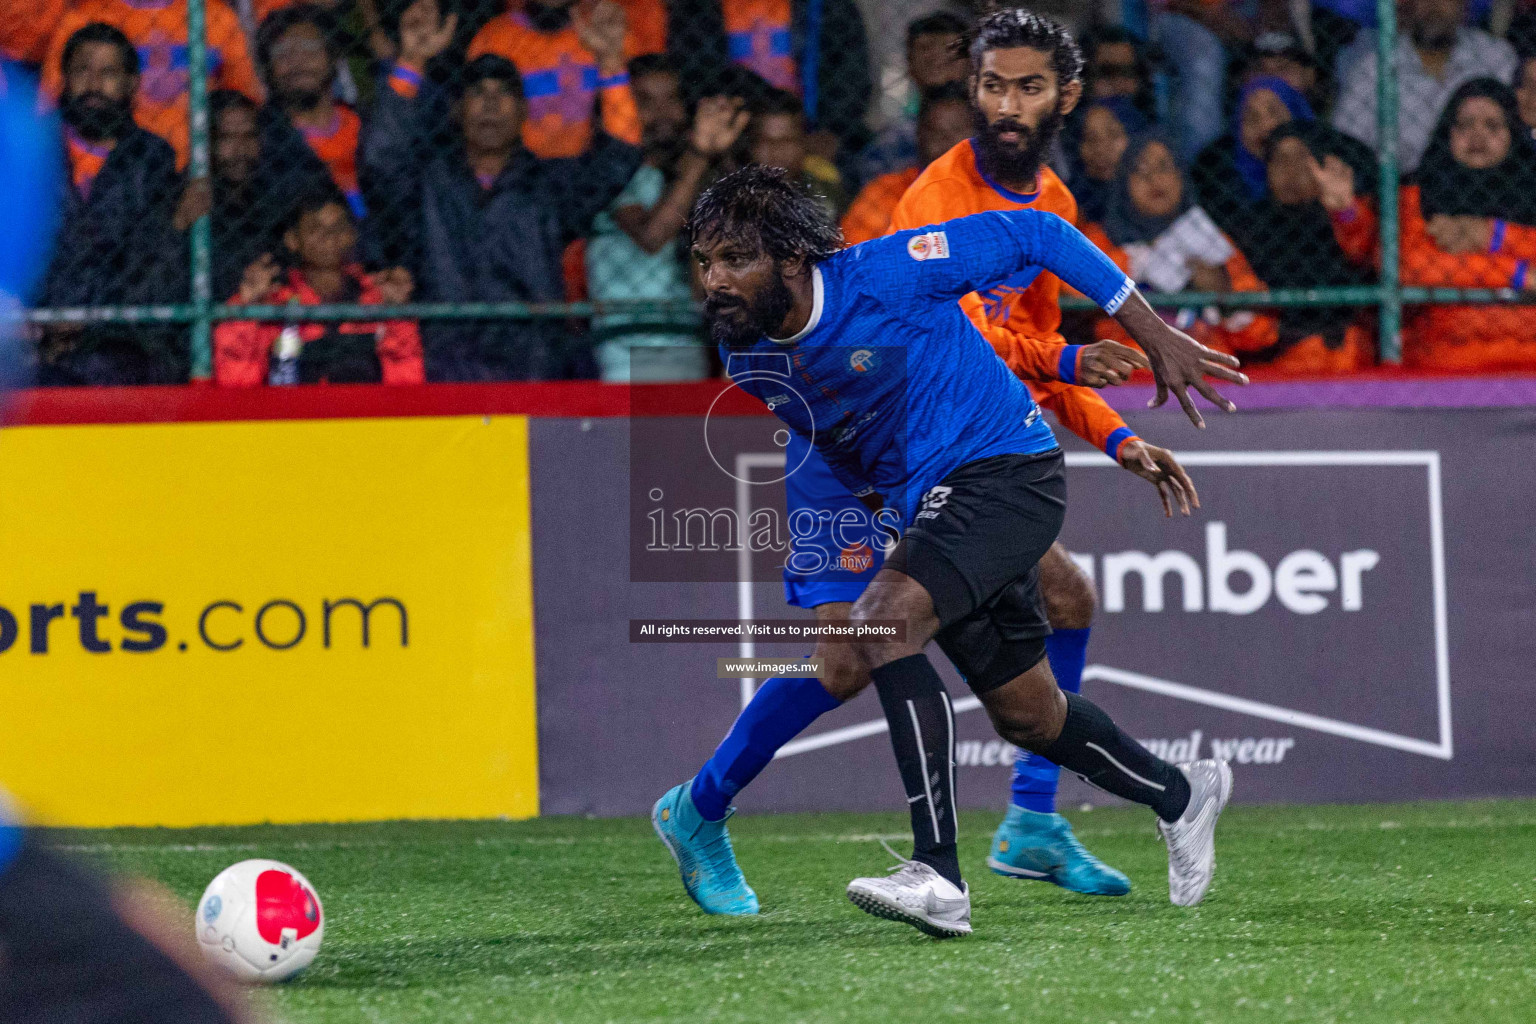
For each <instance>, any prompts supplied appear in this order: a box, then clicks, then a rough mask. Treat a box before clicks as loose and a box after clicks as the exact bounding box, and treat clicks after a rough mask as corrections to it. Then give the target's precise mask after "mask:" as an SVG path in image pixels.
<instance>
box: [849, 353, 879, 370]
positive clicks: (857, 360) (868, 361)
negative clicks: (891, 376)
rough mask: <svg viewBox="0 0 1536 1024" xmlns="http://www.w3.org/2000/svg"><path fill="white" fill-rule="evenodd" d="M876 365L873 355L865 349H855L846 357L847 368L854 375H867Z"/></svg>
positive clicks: (876, 361)
mask: <svg viewBox="0 0 1536 1024" xmlns="http://www.w3.org/2000/svg"><path fill="white" fill-rule="evenodd" d="M877 365H878V360H876V359H875V354H874V353H873V352H871V351H870V350H869V349H867V348H861V349H856V350H855V351H854V352H853V353H852V354H850V355H849V356H848V366H849V367H850V368H851V369H852V370H853V372H854V373H868V372H870V371H871V370H873V369H874V368H875V367H876V366H877Z"/></svg>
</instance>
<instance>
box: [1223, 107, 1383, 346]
mask: <svg viewBox="0 0 1536 1024" xmlns="http://www.w3.org/2000/svg"><path fill="white" fill-rule="evenodd" d="M1265 148H1266V155H1267V160H1266V168H1267V174H1268V184H1269V194H1268V195H1267V196H1265V198H1263V199H1261V200H1260V201H1259V202H1257V203H1255V204H1254V205H1253V206H1252V207H1250V208H1249V210H1248V213H1247V215H1246V216H1245V217H1243V218H1242V220H1241V221H1240V222H1239V224H1238V227H1237V229H1236V233H1235V239H1236V241H1237V243H1238V246H1239V247H1240V248H1241V249H1242V251H1243V254H1244V255H1245V256H1247V257H1248V261H1249V263H1250V265H1251V266H1252V268H1253V272H1254V273H1255V274H1256V275H1257V277H1256V278H1255V280H1254V281H1253V282H1251V283H1252V284H1253V285H1254V287H1256V288H1258V289H1260V290H1268V289H1276V288H1287V289H1290V288H1302V289H1305V288H1337V287H1342V286H1348V285H1362V284H1369V283H1370V280H1371V276H1372V275H1371V272H1370V268H1369V267H1367V266H1362V265H1361V264H1359V263H1358V262H1356V261H1354V260H1352V259H1351V258H1350V256H1349V255H1348V254H1347V253H1346V252H1345V250H1344V247H1343V243H1342V242H1341V240H1340V231H1339V229H1338V227H1336V226H1335V225H1334V224H1333V223H1332V221H1331V218H1330V217H1329V215H1328V211H1327V210H1326V209H1325V208H1324V207H1323V205H1322V203H1320V202H1319V192H1318V186H1317V180H1316V178H1315V177H1314V176H1313V174H1312V170H1311V168H1312V166H1313V165H1314V164H1318V163H1320V162H1322V163H1327V164H1329V165H1330V166H1332V165H1333V164H1334V163H1335V162H1341V163H1344V164H1347V165H1348V166H1349V167H1350V168H1352V169H1353V171H1354V174H1355V179H1356V180H1357V181H1360V182H1362V183H1365V184H1366V186H1367V187H1368V188H1371V189H1374V187H1375V185H1374V182H1375V173H1376V167H1375V165H1376V155H1375V154H1374V153H1372V152H1371V150H1370V149H1369V148H1368V147H1366V146H1364V145H1363V144H1361V143H1359V142H1357V141H1356V140H1354V139H1351V138H1350V137H1349V136H1347V135H1344V134H1343V133H1341V132H1339V131H1337V130H1336V129H1334V128H1332V127H1330V126H1328V125H1326V124H1324V123H1322V122H1320V121H1291V122H1289V123H1287V124H1283V125H1281V126H1280V127H1278V128H1276V129H1275V130H1274V131H1273V132H1272V133H1271V134H1270V136H1269V141H1268V142H1267V143H1266V147H1265ZM1234 287H1235V288H1236V289H1237V290H1243V288H1244V287H1245V286H1244V283H1243V282H1242V281H1239V280H1237V279H1236V278H1234ZM1255 314H1256V315H1255V316H1254V319H1253V322H1252V323H1251V324H1250V325H1249V326H1248V327H1247V328H1246V329H1245V330H1241V331H1232V332H1228V333H1227V334H1226V335H1225V336H1224V337H1223V338H1221V339H1219V342H1220V343H1221V345H1222V347H1224V348H1226V349H1227V350H1229V351H1232V352H1234V353H1236V354H1238V355H1240V356H1242V358H1243V365H1244V366H1245V367H1246V366H1255V367H1265V368H1268V369H1270V370H1274V371H1277V372H1280V373H1306V374H1322V373H1348V372H1350V371H1352V370H1357V369H1361V368H1363V367H1365V366H1368V365H1370V363H1371V362H1372V361H1373V356H1374V351H1373V350H1374V342H1373V338H1372V331H1371V327H1370V326H1369V320H1370V319H1371V317H1372V316H1373V311H1371V310H1354V309H1349V308H1337V307H1332V308H1321V309H1319V308H1309V307H1302V306H1293V307H1289V308H1285V309H1280V310H1276V311H1275V312H1273V313H1270V312H1265V313H1258V312H1257V311H1255ZM1238 315H1239V314H1233V317H1234V318H1235V317H1236V316H1238Z"/></svg>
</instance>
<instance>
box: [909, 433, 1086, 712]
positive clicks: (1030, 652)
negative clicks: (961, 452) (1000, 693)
mask: <svg viewBox="0 0 1536 1024" xmlns="http://www.w3.org/2000/svg"><path fill="white" fill-rule="evenodd" d="M1065 465H1066V463H1065V459H1064V458H1063V456H1062V453H1061V449H1059V448H1057V449H1053V450H1051V451H1049V452H1043V453H1040V454H1035V455H994V456H992V457H990V458H985V459H978V460H976V461H975V462H968V463H966V464H965V465H963V466H961V467H960V468H958V469H956V470H955V471H954V472H952V473H950V474H949V475H948V476H946V477H945V478H944V479H943V480H941V481H940V482H939V483H938V484H937V485H935V486H933V487H931V488H929V489H928V491H927V493H925V494H924V495H923V498H922V503H921V505H920V506H919V508H918V510H917V513H916V515H915V516H914V517H913V520H912V525H910V526H908V527H907V529H906V532H905V533H903V534H902V538H901V542H900V543H899V544H898V545H897V546H896V550H895V551H893V552H892V553H891V555H890V557H889V558H888V559H886V563H885V564H886V566H887V567H888V568H891V569H895V570H897V571H898V572H902V573H905V574H906V575H908V576H910V577H912V578H913V579H915V580H917V582H919V583H921V584H922V585H923V589H925V590H927V591H928V594H929V596H930V597H932V598H933V607H934V611H935V612H936V613H937V614H938V617H939V632H938V635H937V636H936V637H935V638H934V639H935V640H936V641H937V642H938V644H939V647H940V649H941V650H943V651H944V653H945V655H947V656H948V657H949V660H950V661H952V662H954V664H955V667H956V668H957V669H959V670H960V674H961V675H963V676H965V680H966V682H967V683H968V684H969V685H970V687H971V689H972V690H973V691H975V692H976V693H978V694H980V693H986V692H988V691H989V690H995V689H997V688H998V687H999V686H1002V685H1003V684H1004V683H1006V682H1008V681H1009V680H1011V679H1013V678H1015V677H1016V676H1019V675H1021V674H1023V673H1024V672H1026V671H1028V670H1029V669H1031V668H1033V667H1034V666H1035V665H1036V663H1038V662H1039V661H1040V659H1041V658H1043V657H1045V638H1046V637H1047V636H1050V634H1051V626H1050V623H1049V622H1048V621H1047V620H1046V616H1045V606H1044V604H1043V603H1042V602H1041V599H1040V559H1041V558H1043V557H1044V556H1045V553H1046V552H1047V551H1048V550H1050V547H1051V545H1052V544H1053V543H1055V541H1056V535H1057V534H1058V533H1060V532H1061V524H1062V521H1063V520H1064V519H1065V517H1066V511H1067V478H1066V473H1065V471H1064V467H1065Z"/></svg>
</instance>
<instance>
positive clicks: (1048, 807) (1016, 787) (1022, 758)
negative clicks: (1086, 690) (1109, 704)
mask: <svg viewBox="0 0 1536 1024" xmlns="http://www.w3.org/2000/svg"><path fill="white" fill-rule="evenodd" d="M1089 632H1090V630H1087V629H1058V630H1056V632H1054V633H1052V634H1051V635H1050V636H1048V637H1046V638H1045V656H1046V657H1047V658H1048V659H1050V662H1051V672H1052V674H1054V675H1055V676H1056V683H1057V685H1059V686H1060V687H1061V688H1062V689H1063V690H1066V691H1067V692H1068V693H1077V692H1078V691H1079V690H1081V689H1082V688H1083V666H1084V665H1086V664H1087V663H1088V634H1089ZM1060 778H1061V769H1060V768H1058V767H1057V766H1056V764H1055V762H1053V761H1047V760H1046V759H1045V758H1043V757H1041V756H1040V755H1039V754H1031V753H1030V752H1029V751H1027V750H1021V751H1019V756H1018V758H1017V759H1016V760H1015V761H1014V762H1013V804H1014V806H1015V807H1022V808H1024V810H1026V811H1038V812H1039V813H1041V814H1054V813H1055V812H1056V783H1057V782H1058V781H1059V780H1060Z"/></svg>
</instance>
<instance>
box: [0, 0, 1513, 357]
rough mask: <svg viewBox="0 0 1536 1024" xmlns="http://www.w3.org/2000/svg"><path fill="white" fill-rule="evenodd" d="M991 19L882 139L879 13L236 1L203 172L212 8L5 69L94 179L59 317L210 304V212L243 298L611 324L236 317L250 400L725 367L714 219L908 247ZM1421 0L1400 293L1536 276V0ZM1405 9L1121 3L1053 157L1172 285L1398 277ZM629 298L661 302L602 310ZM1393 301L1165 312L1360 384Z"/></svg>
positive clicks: (212, 98) (1146, 265)
mask: <svg viewBox="0 0 1536 1024" xmlns="http://www.w3.org/2000/svg"><path fill="white" fill-rule="evenodd" d="M503 3H504V6H503ZM975 6H976V5H975V4H967V3H951V4H947V5H943V6H941V7H940V8H939V9H937V10H934V11H932V12H930V13H927V14H923V15H921V16H920V17H917V18H915V19H914V20H912V21H911V22H910V23H909V24H907V26H906V28H905V35H904V44H905V60H906V69H907V81H906V83H905V85H904V93H903V95H904V96H905V97H906V100H905V101H904V103H903V104H902V105H901V107H900V109H899V111H897V112H896V114H895V116H893V117H889V118H887V119H886V121H885V123H884V124H882V125H879V126H873V125H872V124H871V120H872V118H871V116H870V115H871V103H872V100H873V95H874V91H875V77H876V70H875V69H876V66H877V61H876V59H875V58H874V57H873V56H872V51H871V44H870V39H869V32H868V26H867V25H866V22H865V20H864V16H865V15H867V14H869V12H870V10H871V8H870V5H869V4H864V5H863V13H862V14H861V7H860V4H859V3H856V2H855V0H324V2H293V0H240V2H239V3H238V4H237V5H236V6H228V5H226V3H224V2H223V0H207V5H206V9H207V41H208V46H207V54H208V75H209V88H210V94H209V121H208V126H209V136H210V166H209V173H208V174H207V175H206V176H203V177H193V176H191V175H190V173H189V171H188V158H189V147H190V131H189V120H188V112H189V82H190V78H189V74H190V65H189V51H188V46H187V6H186V0H45V2H44V3H43V4H42V8H43V10H41V11H39V10H38V8H37V7H36V6H35V5H33V6H29V7H27V8H25V9H22V8H21V7H20V6H19V4H18V3H16V2H15V0H0V54H3V56H4V57H5V58H6V59H7V60H8V61H10V62H12V63H13V64H21V65H30V66H32V67H33V68H35V70H36V71H37V73H38V75H39V78H40V87H39V91H40V109H41V110H48V111H56V112H57V117H58V121H59V123H60V126H61V127H60V134H61V137H62V141H61V149H62V151H63V154H64V160H65V161H66V163H67V168H68V174H67V176H66V177H67V179H68V189H67V192H68V194H67V196H66V198H65V208H64V213H63V219H62V227H61V229H60V233H59V236H58V240H57V244H56V246H55V250H54V256H53V261H52V264H51V266H50V269H49V272H48V274H47V275H46V280H45V282H44V285H43V287H42V291H41V293H40V294H39V295H37V296H35V297H32V302H33V304H34V305H40V306H68V307H79V306H123V305H153V304H171V303H184V302H186V301H187V298H188V296H189V295H190V294H191V287H192V268H191V262H190V257H189V252H190V248H191V247H190V245H189V233H190V232H191V231H192V228H193V225H194V224H195V223H196V222H197V221H198V220H199V219H200V218H202V217H204V216H207V217H208V220H209V224H210V231H211V241H212V244H211V249H210V256H211V266H210V268H209V269H210V280H211V288H212V295H213V298H214V300H215V301H216V302H225V301H227V302H234V303H239V304H261V305H277V306H292V305H301V306H302V305H314V304H320V303H348V304H363V305H375V304H383V305H394V304H398V303H404V302H410V301H426V302H440V303H484V302H514V303H528V304H533V305H534V306H536V307H537V306H539V305H543V304H557V303H562V302H569V301H583V300H592V301H595V302H597V303H599V304H600V306H599V309H600V312H599V313H598V314H597V315H595V316H593V317H591V318H590V320H583V321H579V322H577V321H573V320H572V319H570V318H568V317H564V316H554V317H551V316H548V315H543V314H539V315H535V316H532V317H523V318H517V319H512V318H503V317H490V316H487V317H484V318H481V319H467V318H464V317H462V316H460V317H455V318H448V319H437V318H431V319H427V320H424V321H422V322H421V323H419V324H418V323H416V322H415V321H406V320H380V321H378V322H360V321H345V322H298V321H297V320H290V321H289V322H283V321H282V320H271V321H267V320H260V321H240V320H231V321H224V322H221V323H219V324H218V325H217V327H216V329H215V332H214V338H213V357H214V358H213V367H212V370H213V378H214V380H215V381H216V382H217V383H219V384H222V385H228V386H257V385H265V384H280V383H307V382H318V381H326V382H331V383H343V382H354V381H381V382H385V383H410V382H417V381H422V380H431V381H481V380H547V379H562V378H571V377H601V378H602V379H605V380H614V381H624V380H636V381H645V380H687V379H698V378H701V377H704V376H707V375H710V374H711V373H713V372H715V370H716V367H715V364H714V356H713V354H712V353H711V352H710V350H709V349H708V347H707V346H706V345H704V344H703V342H702V341H701V339H700V337H699V335H698V331H697V328H696V325H695V323H694V322H693V321H692V319H691V315H689V314H686V313H683V312H679V311H680V310H682V309H684V308H685V307H686V305H687V303H688V301H689V300H691V299H693V298H695V297H696V291H695V288H696V285H695V283H694V280H693V273H692V270H691V266H690V263H689V261H688V259H687V254H686V252H685V251H684V249H683V247H682V244H681V240H680V233H681V229H682V226H683V223H684V221H685V219H686V215H687V212H688V210H689V208H690V207H691V205H692V203H693V201H694V199H695V198H696V197H697V195H698V194H699V192H700V191H701V190H702V189H704V188H705V187H707V185H708V184H709V182H710V181H712V180H713V179H714V178H716V177H718V176H719V175H720V174H722V173H725V172H727V171H729V170H731V169H733V168H735V167H737V166H740V165H742V164H745V163H761V164H766V165H770V166H777V167H782V168H785V169H786V170H788V171H790V172H791V173H793V174H794V175H796V176H798V177H799V178H800V180H801V181H802V182H803V183H804V184H805V185H806V187H807V188H809V189H810V190H811V191H812V192H813V193H814V194H815V195H817V196H818V197H819V198H820V199H821V201H822V202H823V203H824V204H825V205H826V207H827V209H828V211H829V212H830V213H832V214H834V215H835V216H837V217H838V218H840V220H841V222H842V225H843V231H844V234H845V236H846V238H847V239H848V240H849V241H850V242H857V241H861V240H864V239H867V238H872V237H875V236H878V235H880V234H882V233H884V232H885V231H886V230H887V229H888V226H889V224H890V219H891V214H892V211H893V210H894V209H895V207H896V204H897V202H898V200H899V199H900V198H901V196H902V194H903V193H904V192H905V190H906V189H907V188H908V186H910V185H911V184H912V182H913V181H915V180H916V178H917V176H918V175H919V173H920V172H921V170H922V168H923V167H924V166H926V165H927V164H928V163H929V162H931V161H933V160H934V159H936V158H937V157H939V156H940V155H942V154H943V153H944V152H946V151H947V150H949V149H950V148H952V147H953V146H955V145H957V144H960V143H961V142H963V141H964V140H965V139H966V138H967V137H968V136H969V135H971V134H972V133H973V131H974V120H973V114H972V110H971V105H970V97H969V92H968V88H969V87H968V82H967V79H968V70H969V65H968V61H967V59H966V57H965V55H964V52H963V45H962V44H963V40H964V39H965V36H966V33H967V31H968V29H969V26H970V22H971V18H972V17H973V15H974V11H973V10H972V8H974V7H975ZM1084 9H1085V10H1087V7H1085V8H1084ZM1399 10H1400V22H1401V34H1400V36H1399V39H1398V45H1397V49H1396V51H1395V53H1394V55H1393V64H1394V68H1393V73H1394V74H1395V75H1396V77H1397V82H1398V90H1399V95H1400V97H1401V104H1402V106H1401V110H1402V116H1401V118H1400V123H1399V130H1398V133H1397V134H1398V152H1397V156H1398V159H1399V162H1400V166H1401V168H1402V170H1403V172H1404V174H1405V177H1404V187H1403V189H1402V193H1401V198H1400V204H1399V205H1400V209H1401V220H1402V224H1401V233H1402V241H1401V268H1400V271H1401V273H1400V276H1401V279H1402V281H1403V283H1404V284H1405V285H1422V286H1435V287H1487V288H1506V289H1516V290H1524V289H1526V288H1528V287H1531V288H1536V281H1528V280H1527V279H1528V277H1529V274H1528V269H1527V268H1528V266H1529V263H1528V261H1529V260H1530V259H1531V258H1532V257H1533V256H1536V142H1533V132H1536V17H1533V16H1532V13H1531V11H1532V8H1530V7H1526V6H1525V5H1524V3H1523V0H1516V2H1513V3H1511V2H1510V0H1482V2H1481V4H1480V3H1479V0H1402V2H1401V3H1400V4H1399ZM1374 11H1375V4H1374V0H1368V2H1367V0H1314V3H1313V5H1312V6H1311V8H1310V9H1308V8H1305V7H1304V6H1303V7H1301V8H1298V5H1296V4H1294V3H1290V2H1281V0H1146V2H1143V0H1124V2H1123V3H1121V4H1116V5H1109V8H1108V9H1107V12H1108V14H1109V15H1110V16H1108V17H1106V16H1105V15H1106V9H1101V8H1099V7H1095V8H1094V16H1093V18H1091V19H1085V20H1091V21H1092V24H1085V25H1083V26H1080V27H1081V28H1082V29H1083V31H1082V41H1083V46H1084V52H1085V56H1086V58H1087V73H1086V74H1087V80H1086V83H1085V90H1084V95H1083V100H1082V102H1081V104H1080V105H1079V106H1078V108H1077V109H1076V110H1075V111H1073V112H1072V113H1071V114H1070V116H1069V117H1068V118H1067V121H1066V124H1065V129H1064V131H1063V132H1062V133H1061V135H1060V138H1059V141H1058V143H1057V145H1056V147H1055V149H1054V151H1053V153H1052V154H1051V159H1050V163H1051V166H1052V167H1053V168H1054V170H1055V171H1056V173H1058V174H1059V175H1060V176H1061V177H1062V179H1063V180H1065V181H1066V183H1067V184H1068V186H1069V187H1070V188H1071V190H1072V191H1073V193H1074V195H1075V196H1076V198H1077V203H1078V209H1079V216H1080V224H1079V226H1080V227H1082V228H1083V229H1084V230H1085V231H1086V232H1087V233H1088V234H1089V235H1090V237H1092V238H1093V239H1094V240H1095V241H1096V242H1097V243H1098V244H1099V245H1100V246H1101V247H1102V248H1103V249H1104V250H1105V252H1106V253H1108V254H1109V255H1110V256H1111V257H1112V258H1113V259H1114V260H1115V261H1116V262H1117V263H1119V264H1120V265H1121V266H1122V267H1124V268H1125V269H1126V270H1127V272H1129V273H1130V274H1132V276H1134V277H1135V278H1136V280H1137V281H1138V283H1140V284H1141V285H1142V286H1143V287H1144V288H1145V289H1147V290H1149V291H1155V292H1165V293H1172V292H1191V291H1194V292H1206V293H1212V292H1217V293H1219V292H1244V291H1264V290H1271V289H1312V288H1318V287H1329V286H1340V285H1359V284H1369V283H1371V282H1373V281H1374V280H1375V277H1376V274H1377V272H1378V270H1379V261H1380V244H1379V236H1378V214H1377V210H1376V203H1375V188H1376V186H1375V181H1376V170H1377V159H1376V153H1375V146H1376V144H1377V128H1378V125H1377V115H1376V107H1375V104H1376V95H1377V91H1376V90H1377V86H1376V79H1377V73H1378V69H1377V64H1376V56H1377V53H1376V36H1375V33H1374V31H1372V28H1373V18H1374ZM40 16H41V18H42V20H41V21H40V20H39V18H40ZM44 23H47V24H50V25H52V26H54V28H53V29H52V31H43V30H42V28H41V26H42V25H43V24H44ZM1490 29H1491V30H1492V31H1490ZM886 84H888V83H886ZM623 300H652V301H653V302H654V303H656V305H655V306H654V307H653V308H652V307H641V306H632V307H631V309H633V311H625V312H615V311H612V308H611V307H610V308H608V309H604V308H603V307H602V305H601V304H604V303H610V302H615V301H623ZM1370 313H1371V310H1370V309H1369V308H1345V307H1338V308H1329V309H1318V308H1310V307H1300V308H1286V309H1282V310H1271V309H1260V310H1242V309H1225V310H1223V309H1221V308H1218V307H1215V306H1210V307H1203V308H1193V307H1192V308H1187V309H1179V310H1170V311H1169V312H1168V315H1169V316H1170V317H1173V318H1176V320H1177V322H1178V323H1179V324H1180V325H1181V326H1183V327H1184V328H1185V329H1186V330H1189V331H1190V332H1191V333H1194V334H1196V335H1197V336H1199V337H1201V338H1202V340H1205V341H1206V342H1207V343H1209V344H1211V345H1214V346H1218V347H1222V348H1225V349H1228V350H1231V351H1235V352H1238V353H1240V354H1242V355H1243V356H1244V357H1245V359H1246V360H1248V361H1249V362H1250V363H1254V364H1266V363H1267V364H1270V365H1273V366H1275V367H1277V368H1279V369H1281V370H1291V371H1297V372H1306V373H1333V372H1346V371H1349V370H1354V369H1358V368H1362V367H1365V366H1368V365H1370V364H1371V362H1372V361H1373V360H1374V351H1375V340H1376V339H1375V338H1374V334H1373V326H1372V325H1373V318H1372V316H1371V315H1370ZM1080 326H1081V327H1083V329H1085V330H1087V331H1091V332H1093V333H1095V334H1097V335H1098V336H1107V337H1113V336H1115V329H1114V325H1113V323H1112V322H1110V321H1107V320H1100V319H1098V318H1093V317H1089V318H1087V319H1086V320H1084V321H1082V322H1081V324H1080ZM35 340H36V352H37V359H36V363H37V366H36V369H37V379H38V380H39V382H40V383H44V384H144V383H171V382H177V381H184V380H186V379H187V378H188V374H189V369H190V365H189V351H188V332H187V331H186V329H185V328H184V326H179V325H175V324H170V325H158V326H146V325H142V324H135V325H80V324H76V325H51V326H49V327H47V328H46V329H43V330H39V331H37V333H36V339H35ZM1404 351H1405V358H1406V361H1407V362H1408V363H1409V364H1410V365H1414V366H1419V367H1426V368H1434V367H1444V368H1453V369H1458V370H1486V369H1500V368H1524V369H1532V368H1536V330H1533V329H1532V328H1531V327H1530V326H1529V317H1527V316H1524V315H1523V314H1522V311H1521V309H1520V308H1519V307H1518V306H1493V307H1490V306H1473V307H1455V306H1450V307H1448V306H1414V307H1411V308H1410V310H1409V312H1408V315H1407V319H1406V324H1405V350H1404Z"/></svg>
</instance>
